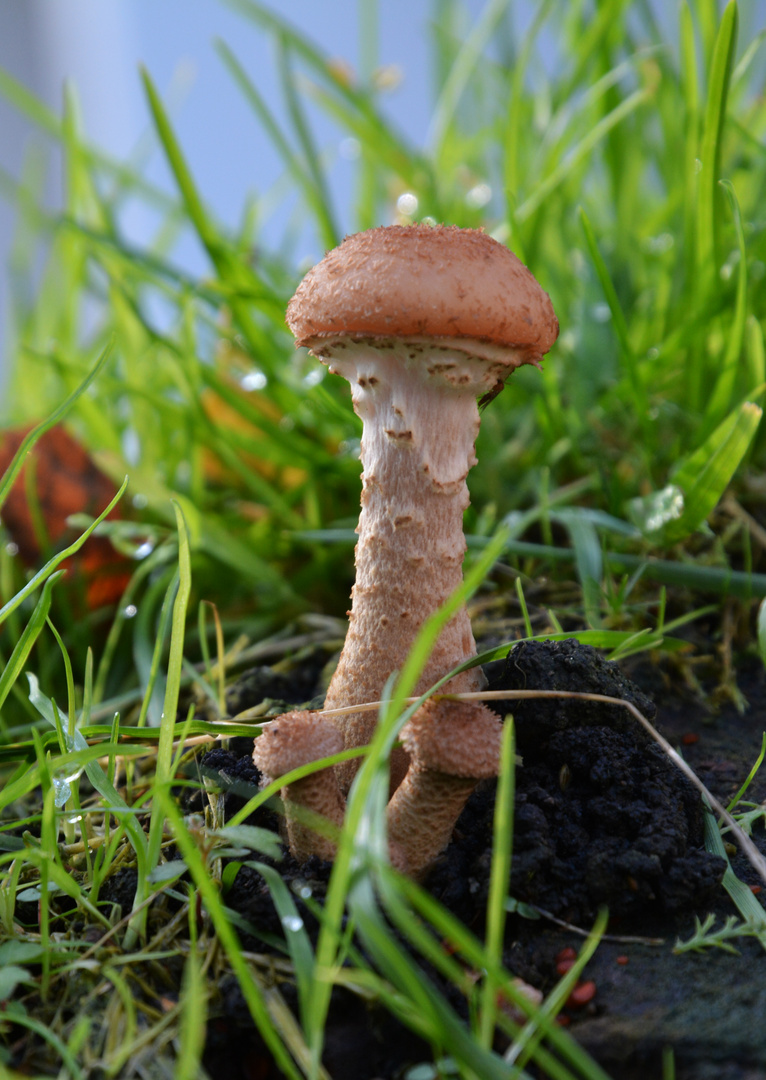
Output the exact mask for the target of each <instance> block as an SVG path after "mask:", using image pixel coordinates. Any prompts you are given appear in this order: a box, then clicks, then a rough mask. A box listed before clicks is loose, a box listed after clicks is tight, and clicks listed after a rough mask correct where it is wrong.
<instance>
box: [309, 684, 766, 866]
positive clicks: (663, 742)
mask: <svg viewBox="0 0 766 1080" xmlns="http://www.w3.org/2000/svg"><path fill="white" fill-rule="evenodd" d="M433 696H434V698H437V699H438V698H442V699H446V700H448V701H510V700H513V701H520V700H525V699H528V698H575V699H577V700H579V701H595V702H599V703H601V704H603V705H622V706H623V708H625V709H627V710H628V712H629V713H630V714H631V716H633V717H635V719H636V720H638V722H639V724H641V726H642V727H644V728H645V729H646V730H647V731H648V732H649V734H650V735H651V737H652V738H653V739H654V740H655V742H657V743H659V745H660V746H661V747H662V749H663V750H664V751H665V753H666V754H667V755H668V757H669V758H670V760H671V761H672V762H673V764H674V765H676V766H677V767H678V768H679V769H680V770H681V772H682V773H683V774H684V776H685V777H686V778H687V779H688V780H690V781H691V782H692V784H694V786H695V787H696V788H697V790H698V791H699V792H700V794H701V795H703V796H704V798H705V799H706V800H707V801H708V803H709V804H710V806H711V807H712V809H713V810H714V811H715V812H716V814H717V815H718V817H719V818H720V819H721V820H722V821H725V822H726V824H727V825H728V826H729V828H730V829H731V831H732V834H733V836H734V838H735V840H736V841H737V843H738V844H739V846H740V848H741V849H742V852H743V854H744V855H745V857H746V858H747V860H748V862H749V863H750V865H751V866H752V867H753V868H754V870H755V871H756V873H757V874H758V875H759V876H760V878H761V880H762V881H763V882H765V883H766V859H764V857H763V855H761V853H760V851H759V850H758V848H757V847H756V846H755V844H754V843H753V841H752V840H751V839H750V837H749V836H748V835H747V833H746V832H745V831H744V829H742V828H741V826H740V825H739V824H738V823H737V822H736V821H735V820H734V818H733V817H732V816H731V814H730V813H729V811H728V810H727V809H726V808H725V807H724V806H722V805H721V803H719V801H718V799H716V797H715V796H714V795H713V794H712V793H711V792H710V791H709V790H708V789H707V788H706V787H705V785H704V784H703V783H702V781H701V780H700V778H699V777H698V776H697V774H696V773H695V772H694V770H693V769H691V768H690V767H689V766H688V765H687V764H686V762H685V761H684V759H683V758H682V757H681V755H680V754H678V753H677V752H676V751H675V750H674V749H673V747H672V746H671V745H670V743H669V742H668V741H667V739H665V738H663V736H662V735H660V733H659V731H657V729H656V728H654V727H653V726H652V725H651V724H650V722H649V721H648V720H647V719H646V717H645V716H644V714H643V713H642V712H641V711H640V710H639V709H637V708H636V706H635V705H633V704H632V703H631V702H630V701H626V700H625V699H624V698H616V697H609V696H608V695H607V694H586V693H579V692H577V691H574V690H478V691H476V692H474V693H465V694H434V695H433ZM418 700H419V699H418V698H407V699H405V702H404V703H405V704H407V705H413V704H414V703H415V702H416V701H418ZM382 704H383V702H381V701H375V702H370V703H369V704H367V705H353V706H350V707H349V708H347V709H328V710H325V711H324V715H325V716H334V715H338V714H340V713H343V712H361V711H363V710H365V711H366V710H373V709H379V708H380V706H381V705H382Z"/></svg>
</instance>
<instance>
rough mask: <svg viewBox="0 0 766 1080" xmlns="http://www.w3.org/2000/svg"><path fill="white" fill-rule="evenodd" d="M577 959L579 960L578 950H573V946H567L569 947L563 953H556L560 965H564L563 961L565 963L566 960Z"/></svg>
mask: <svg viewBox="0 0 766 1080" xmlns="http://www.w3.org/2000/svg"><path fill="white" fill-rule="evenodd" d="M576 959H577V949H573V948H572V946H571V945H567V947H566V948H565V949H562V950H561V952H559V953H556V962H557V963H559V964H560V963H562V961H564V960H576Z"/></svg>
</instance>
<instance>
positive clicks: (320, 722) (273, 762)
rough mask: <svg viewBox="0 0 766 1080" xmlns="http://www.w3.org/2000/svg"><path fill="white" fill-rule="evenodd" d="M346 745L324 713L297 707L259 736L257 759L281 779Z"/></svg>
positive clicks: (336, 751) (256, 748) (262, 770)
mask: <svg viewBox="0 0 766 1080" xmlns="http://www.w3.org/2000/svg"><path fill="white" fill-rule="evenodd" d="M342 749H343V736H342V735H341V733H340V732H339V731H338V729H337V728H336V727H335V725H334V724H333V723H332V722H331V721H330V720H328V719H327V718H326V717H324V716H322V715H321V714H320V713H315V712H307V711H304V710H300V709H295V710H294V711H293V712H289V713H285V714H284V715H283V716H280V717H279V718H278V719H277V720H276V721H274V723H272V724H270V725H269V726H268V727H267V728H264V730H263V731H262V732H261V734H260V735H259V736H258V738H257V739H256V740H255V749H254V750H253V761H254V762H255V764H256V765H257V766H258V768H259V769H260V770H261V772H262V773H264V774H265V775H266V776H270V777H271V778H272V779H274V780H277V779H278V778H279V777H280V776H284V775H285V774H286V773H289V772H292V770H293V769H299V768H300V767H301V765H308V764H309V762H311V761H318V760H319V759H320V758H323V757H329V756H330V755H331V754H338V753H340V751H341V750H342Z"/></svg>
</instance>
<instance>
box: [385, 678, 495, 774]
mask: <svg viewBox="0 0 766 1080" xmlns="http://www.w3.org/2000/svg"><path fill="white" fill-rule="evenodd" d="M502 735H503V725H502V723H501V722H500V718H499V717H498V715H497V714H496V713H494V712H492V710H491V709H489V708H488V707H487V706H486V705H483V704H482V703H481V702H478V701H447V700H434V698H430V699H429V700H428V701H427V702H426V703H425V705H423V706H422V707H421V708H420V709H418V711H417V712H416V713H415V715H414V716H413V717H412V718H411V719H410V720H409V721H408V723H407V724H406V725H405V726H404V728H403V729H402V733H401V741H402V743H403V744H404V747H405V749H406V750H407V752H408V753H409V755H410V758H411V759H412V762H413V764H414V765H415V766H416V768H418V769H422V770H428V771H429V772H438V773H443V774H445V775H446V776H456V777H460V778H462V779H473V780H484V779H486V778H488V777H491V776H497V770H498V767H499V764H500V745H501V741H502Z"/></svg>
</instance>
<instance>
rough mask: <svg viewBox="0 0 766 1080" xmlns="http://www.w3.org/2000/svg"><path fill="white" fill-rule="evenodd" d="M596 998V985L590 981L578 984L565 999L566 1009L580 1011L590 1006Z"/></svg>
mask: <svg viewBox="0 0 766 1080" xmlns="http://www.w3.org/2000/svg"><path fill="white" fill-rule="evenodd" d="M595 996H596V984H595V983H594V982H593V980H592V979H589V980H588V982H583V983H578V985H577V986H576V987H575V988H574V990H573V991H572V993H571V994H570V995H569V997H568V998H567V1008H568V1009H582V1008H584V1007H585V1006H586V1005H588V1004H590V1002H591V1001H593V999H594V997H595Z"/></svg>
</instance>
